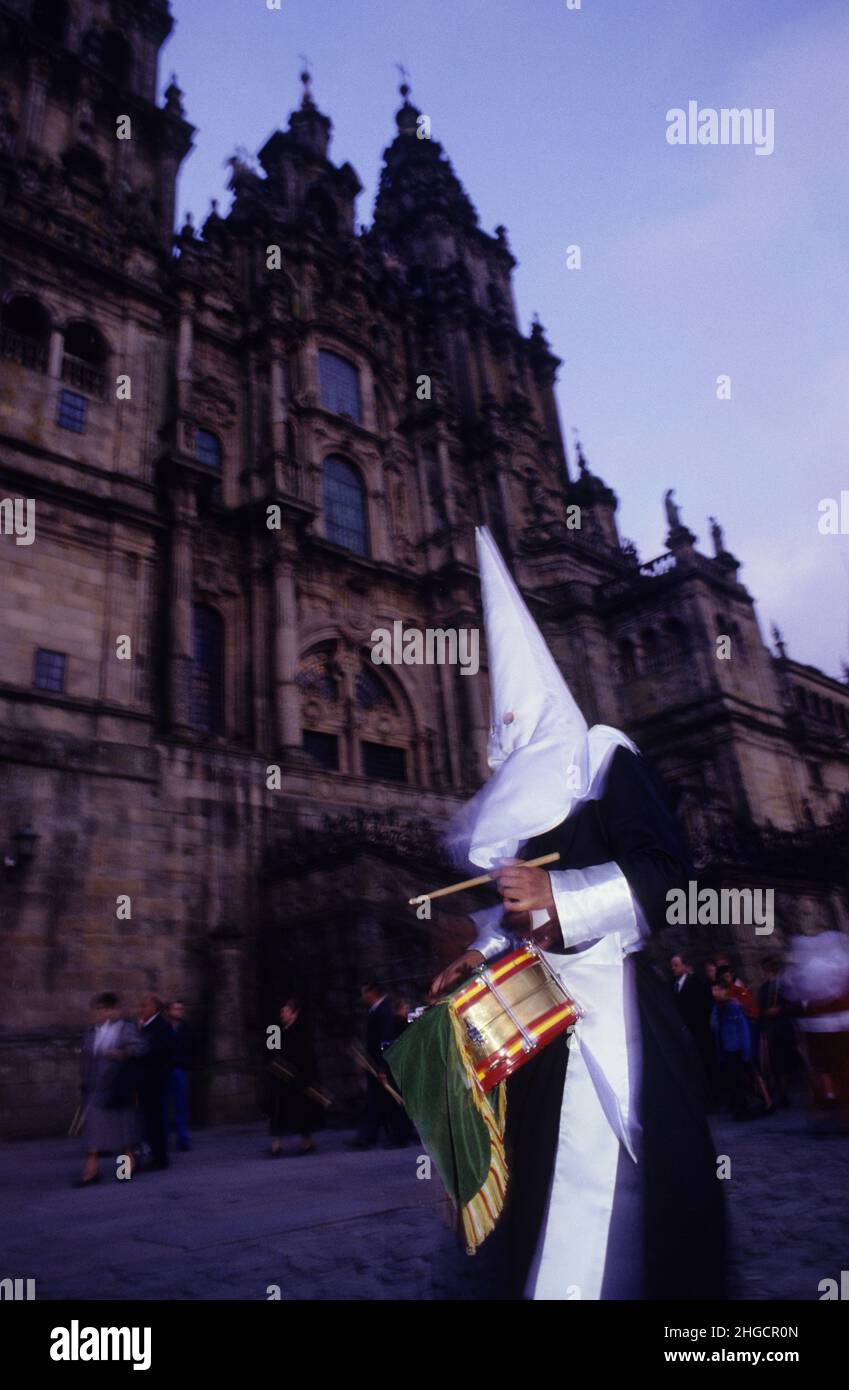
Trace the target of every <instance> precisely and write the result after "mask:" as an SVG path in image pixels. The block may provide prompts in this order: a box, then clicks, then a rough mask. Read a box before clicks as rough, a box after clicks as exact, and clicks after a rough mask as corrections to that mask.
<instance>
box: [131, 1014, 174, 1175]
mask: <svg viewBox="0 0 849 1390" xmlns="http://www.w3.org/2000/svg"><path fill="white" fill-rule="evenodd" d="M139 1034H140V1037H141V1040H142V1044H143V1050H142V1053H141V1057H140V1059H139V1087H138V1091H139V1105H140V1107H141V1113H142V1130H143V1135H144V1140H145V1143H146V1144H147V1145H148V1147H149V1148H150V1164H149V1167H150V1168H152V1169H156V1168H167V1167H168V1144H167V1135H166V1122H165V1107H166V1097H167V1093H168V1080H169V1077H170V1074H171V1060H172V1057H173V1055H174V1033H173V1030H172V1028H171V1025H170V1023H169V1022H168V1020H167V1019H166V1018H165V1015H164V1014H163V1011H162V1001H161V999H157V997H156V995H155V994H146V995H144V997H143V998H142V1000H141V1002H140V1004H139Z"/></svg>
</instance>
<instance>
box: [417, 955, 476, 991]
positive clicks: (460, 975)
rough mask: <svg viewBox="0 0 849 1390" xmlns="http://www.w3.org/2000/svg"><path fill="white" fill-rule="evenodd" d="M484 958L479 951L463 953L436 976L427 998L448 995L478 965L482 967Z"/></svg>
mask: <svg viewBox="0 0 849 1390" xmlns="http://www.w3.org/2000/svg"><path fill="white" fill-rule="evenodd" d="M483 961H484V957H483V956H482V955H481V952H480V951H464V952H463V954H462V955H461V956H458V957H457V959H456V960H455V961H452V962H451V964H450V965H449V966H446V968H445V969H444V970H443V971H442V973H441V974H439V975H437V976H436V978H435V980H434V981H433V983H432V984H431V987H430V990H429V992H428V998H430V999H435V998H436V997H437V996H438V995H440V994H448V993H449V992H450V991H451V990H452V989H453V988H454V986H455V985H458V984H459V983H460V981H461V980H464V979H465V978H466V976H467V975H471V973H472V971H473V970H475V969H476V968H477V967H478V966H479V965H482V964H483Z"/></svg>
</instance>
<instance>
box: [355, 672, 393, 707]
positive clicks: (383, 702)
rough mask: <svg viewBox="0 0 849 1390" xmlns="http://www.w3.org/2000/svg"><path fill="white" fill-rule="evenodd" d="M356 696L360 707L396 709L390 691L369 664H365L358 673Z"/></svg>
mask: <svg viewBox="0 0 849 1390" xmlns="http://www.w3.org/2000/svg"><path fill="white" fill-rule="evenodd" d="M356 697H357V708H358V709H362V710H373V709H385V710H394V709H395V703H394V701H393V699H392V697H391V695H390V694H389V691H388V690H387V689H386V687H385V685H384V684H383V682H382V681H379V680H378V678H377V676H376V675H375V674H374V672H373V671H370V670H369V669H368V667H367V666H363V667H362V669H361V670H360V672H359V673H358V675H357V681H356Z"/></svg>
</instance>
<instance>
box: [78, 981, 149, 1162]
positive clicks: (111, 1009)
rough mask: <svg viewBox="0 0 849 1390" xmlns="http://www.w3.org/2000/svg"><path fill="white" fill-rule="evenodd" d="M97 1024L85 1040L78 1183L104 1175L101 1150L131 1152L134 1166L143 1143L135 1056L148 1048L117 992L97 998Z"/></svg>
mask: <svg viewBox="0 0 849 1390" xmlns="http://www.w3.org/2000/svg"><path fill="white" fill-rule="evenodd" d="M91 1007H92V1013H93V1015H94V1023H93V1024H92V1026H91V1027H90V1028H89V1029H88V1030H87V1031H86V1034H85V1036H84V1038H83V1045H82V1054H81V1058H80V1111H81V1129H80V1132H81V1134H82V1141H83V1148H84V1150H85V1163H84V1166H83V1171H82V1175H81V1177H80V1179H79V1182H78V1184H77V1186H79V1187H88V1186H89V1184H90V1183H93V1182H98V1181H99V1179H100V1169H99V1162H98V1161H99V1158H100V1155H101V1153H107V1154H125V1155H127V1156H128V1158H129V1160H130V1163H131V1165H132V1164H133V1163H134V1161H135V1150H136V1148H137V1147H138V1143H139V1123H138V1111H137V1109H136V1093H135V1079H136V1078H135V1076H134V1074H133V1071H132V1068H133V1065H134V1059H135V1058H136V1057H138V1055H139V1053H140V1052H141V1050H142V1044H141V1040H140V1039H139V1036H138V1030H137V1028H136V1027H135V1024H133V1023H130V1022H128V1020H127V1019H124V1018H122V1017H121V1013H120V1008H119V1000H118V996H117V994H112V993H110V992H106V993H104V994H98V995H97V996H96V997H95V998H94V999H93V1000H92V1001H91Z"/></svg>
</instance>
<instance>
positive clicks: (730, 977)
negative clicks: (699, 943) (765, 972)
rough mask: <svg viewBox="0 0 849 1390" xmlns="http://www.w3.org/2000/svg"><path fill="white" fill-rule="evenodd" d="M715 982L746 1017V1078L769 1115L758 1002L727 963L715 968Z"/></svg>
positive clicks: (769, 1103) (772, 1105)
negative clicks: (763, 1075) (762, 1062)
mask: <svg viewBox="0 0 849 1390" xmlns="http://www.w3.org/2000/svg"><path fill="white" fill-rule="evenodd" d="M716 982H717V984H724V985H726V987H727V989H728V993H729V996H730V998H731V999H733V1000H734V1001H735V1002H736V1003H737V1004H739V1005H740V1008H741V1009H742V1010H743V1013H744V1015H745V1017H746V1022H747V1023H748V1025H749V1063H748V1066H747V1067H746V1079H747V1081H748V1082H749V1083H750V1085H751V1088H752V1090H753V1091H757V1092H758V1093H759V1095H760V1097H761V1100H762V1101H763V1106H764V1114H765V1115H769V1114H771V1112H772V1111H773V1110H774V1109H775V1104H774V1102H773V1099H772V1097H771V1095H770V1093H769V1090H768V1088H767V1084H766V1082H765V1081H764V1079H763V1077H762V1076H761V1072H760V1066H759V1061H758V1058H759V1051H760V1010H759V1009H758V1002H757V1000H756V999H755V996H754V994H753V993H752V991H751V990H750V989H749V986H748V985H746V984H744V983H743V981H742V980H741V979H740V977H739V975H738V974H737V972H736V970H734V969H733V968H732V967H731V966H730V965H728V964H720V965H718V966H717V970H716Z"/></svg>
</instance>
